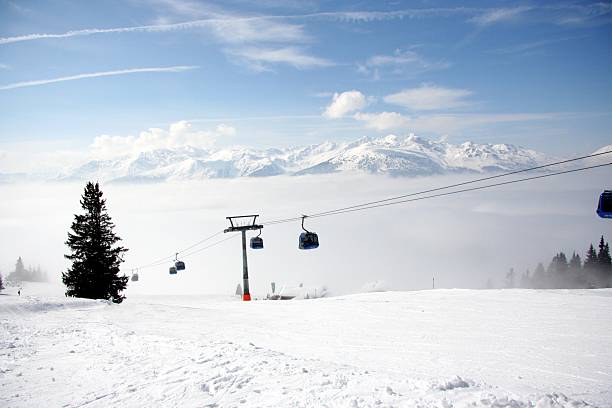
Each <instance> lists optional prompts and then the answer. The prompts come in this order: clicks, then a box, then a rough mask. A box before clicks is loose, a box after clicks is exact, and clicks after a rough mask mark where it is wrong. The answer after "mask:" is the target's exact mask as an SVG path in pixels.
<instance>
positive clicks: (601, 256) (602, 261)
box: [597, 235, 612, 287]
mask: <svg viewBox="0 0 612 408" xmlns="http://www.w3.org/2000/svg"><path fill="white" fill-rule="evenodd" d="M597 264H598V268H597V269H598V272H599V278H600V284H601V286H603V287H609V286H610V285H611V284H612V259H611V258H610V246H609V245H608V243H607V242H605V241H604V237H603V235H602V236H601V240H600V241H599V252H598V253H597Z"/></svg>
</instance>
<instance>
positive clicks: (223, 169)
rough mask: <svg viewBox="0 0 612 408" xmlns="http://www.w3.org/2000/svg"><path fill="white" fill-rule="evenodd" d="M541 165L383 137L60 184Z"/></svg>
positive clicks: (73, 173)
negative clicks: (89, 181) (96, 181)
mask: <svg viewBox="0 0 612 408" xmlns="http://www.w3.org/2000/svg"><path fill="white" fill-rule="evenodd" d="M544 160H545V156H544V155H543V154H542V153H538V152H536V151H534V150H530V149H525V148H522V147H518V146H514V145H510V144H476V143H472V142H465V143H462V144H451V143H448V142H446V141H432V140H428V139H424V138H421V137H418V136H414V135H409V136H396V135H388V136H385V137H380V138H368V137H366V138H362V139H359V140H357V141H354V142H345V143H334V142H324V143H321V144H314V145H310V146H301V147H292V148H283V149H276V148H272V149H266V150H257V149H252V148H247V147H232V148H226V149H217V150H212V149H211V150H207V149H199V148H195V147H192V146H182V147H178V148H164V149H157V150H151V151H145V152H140V153H137V154H130V155H125V156H123V157H118V158H114V159H109V160H91V161H88V162H87V163H85V164H83V165H81V166H78V167H76V168H74V169H72V170H69V171H67V172H65V173H63V174H61V175H59V176H58V179H60V180H101V181H102V180H103V181H116V182H119V181H125V182H142V181H165V180H194V179H195V180H197V179H206V178H234V177H268V176H277V175H296V176H297V175H305V174H326V173H337V172H365V173H370V174H385V175H391V176H426V175H435V174H449V173H465V172H475V173H484V172H489V171H508V170H516V169H519V168H525V167H529V166H537V165H539V164H541V163H543V162H544Z"/></svg>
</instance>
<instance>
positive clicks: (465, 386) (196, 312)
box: [0, 287, 612, 408]
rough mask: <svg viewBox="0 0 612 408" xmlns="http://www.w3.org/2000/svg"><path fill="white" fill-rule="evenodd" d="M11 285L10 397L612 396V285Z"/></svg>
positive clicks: (1, 350) (426, 403)
mask: <svg viewBox="0 0 612 408" xmlns="http://www.w3.org/2000/svg"><path fill="white" fill-rule="evenodd" d="M33 292H35V290H34V288H28V287H25V288H24V292H23V294H22V296H21V297H18V296H17V295H16V289H14V288H9V290H7V291H5V292H3V294H0V324H1V326H2V330H1V331H0V406H3V407H20V406H23V407H33V406H39V407H42V406H49V407H59V406H68V407H73V406H88V407H108V406H142V407H145V406H146V407H149V406H174V407H203V406H209V407H226V406H227V407H234V406H235V407H246V406H253V407H285V406H308V407H322V406H348V407H369V406H372V407H378V406H383V407H385V406H405V407H468V406H485V407H513V408H517V407H531V406H536V407H582V406H602V407H610V406H612V403H611V402H612V347H610V345H611V344H612V325H610V311H611V310H612V290H555V291H553V290H547V291H537V290H518V289H517V290H481V291H477V290H429V291H418V292H377V293H368V294H359V295H349V296H341V297H331V298H322V299H313V300H292V301H264V300H261V301H253V302H250V303H249V302H241V301H238V299H237V298H234V297H224V296H182V297H181V296H147V297H144V296H143V297H137V296H131V297H130V298H129V299H128V300H126V301H125V302H124V303H123V304H121V305H114V304H109V303H107V302H105V301H93V300H83V299H65V298H62V297H54V296H52V294H50V293H47V294H40V295H39V294H33Z"/></svg>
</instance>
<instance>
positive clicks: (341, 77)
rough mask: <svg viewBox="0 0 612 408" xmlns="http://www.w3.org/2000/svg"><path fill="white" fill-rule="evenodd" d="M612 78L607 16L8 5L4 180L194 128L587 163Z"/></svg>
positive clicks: (167, 1) (451, 6) (570, 5)
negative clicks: (130, 140)
mask: <svg viewBox="0 0 612 408" xmlns="http://www.w3.org/2000/svg"><path fill="white" fill-rule="evenodd" d="M611 72H612V3H611V2H608V1H605V2H543V1H539V2H535V1H532V2H525V1H519V2H514V1H486V2H477V1H471V2H463V3H462V4H461V5H459V4H458V3H457V2H453V1H429V0H423V1H411V2H401V1H392V2H384V1H376V2H359V1H356V2H346V3H343V2H335V1H320V2H318V1H276V0H264V1H261V2H250V1H246V0H233V1H224V2H204V1H196V0H127V1H125V0H124V1H113V0H108V1H97V2H84V1H76V0H73V1H70V0H56V1H49V0H47V1H18V0H0V112H2V113H1V119H2V120H1V121H0V162H1V161H3V160H4V161H5V166H0V167H4V170H6V167H10V166H8V165H6V163H7V162H8V161H10V155H11V153H13V154H14V153H15V152H17V151H21V152H24V151H28V152H39V153H40V152H43V153H49V154H51V153H57V152H64V153H65V154H66V155H67V156H70V155H71V154H72V153H74V155H78V153H79V152H86V151H88V149H90V148H91V147H90V146H91V145H92V143H94V140H95V138H96V137H99V136H100V135H110V136H114V137H116V140H119V141H121V140H120V138H125V137H128V136H129V135H134V136H137V135H138V134H139V133H140V132H142V131H145V130H147V129H149V128H161V129H168V127H169V126H170V125H171V124H173V123H177V122H180V121H188V122H189V123H190V124H191V128H192V129H197V130H198V131H199V132H203V133H202V134H205V135H208V136H210V138H211V140H213V143H214V144H216V145H217V146H228V145H235V144H241V145H249V146H254V147H269V146H289V145H299V144H310V143H318V142H321V141H324V140H349V139H356V138H359V137H362V136H379V135H386V134H389V133H395V134H407V133H416V134H418V135H422V136H425V137H430V138H440V137H446V138H448V140H449V141H452V142H462V141H465V140H473V141H476V142H487V143H514V144H519V145H522V146H526V147H530V148H534V149H537V150H541V151H544V152H546V153H553V154H572V153H578V152H580V153H582V152H588V151H592V150H595V149H596V148H598V147H601V146H602V145H606V144H610V143H612V135H611V132H610V129H611V128H612V75H611ZM227 129H230V130H231V131H227ZM109 140H110V139H109ZM113 140H115V139H113ZM118 145H119V146H120V145H121V143H119V144H118ZM67 156H66V157H67Z"/></svg>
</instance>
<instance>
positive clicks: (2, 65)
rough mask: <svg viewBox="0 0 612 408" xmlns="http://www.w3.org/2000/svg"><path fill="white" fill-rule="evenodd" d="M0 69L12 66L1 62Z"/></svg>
mask: <svg viewBox="0 0 612 408" xmlns="http://www.w3.org/2000/svg"><path fill="white" fill-rule="evenodd" d="M0 69H11V66H10V65H7V64H3V63H1V62H0Z"/></svg>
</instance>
